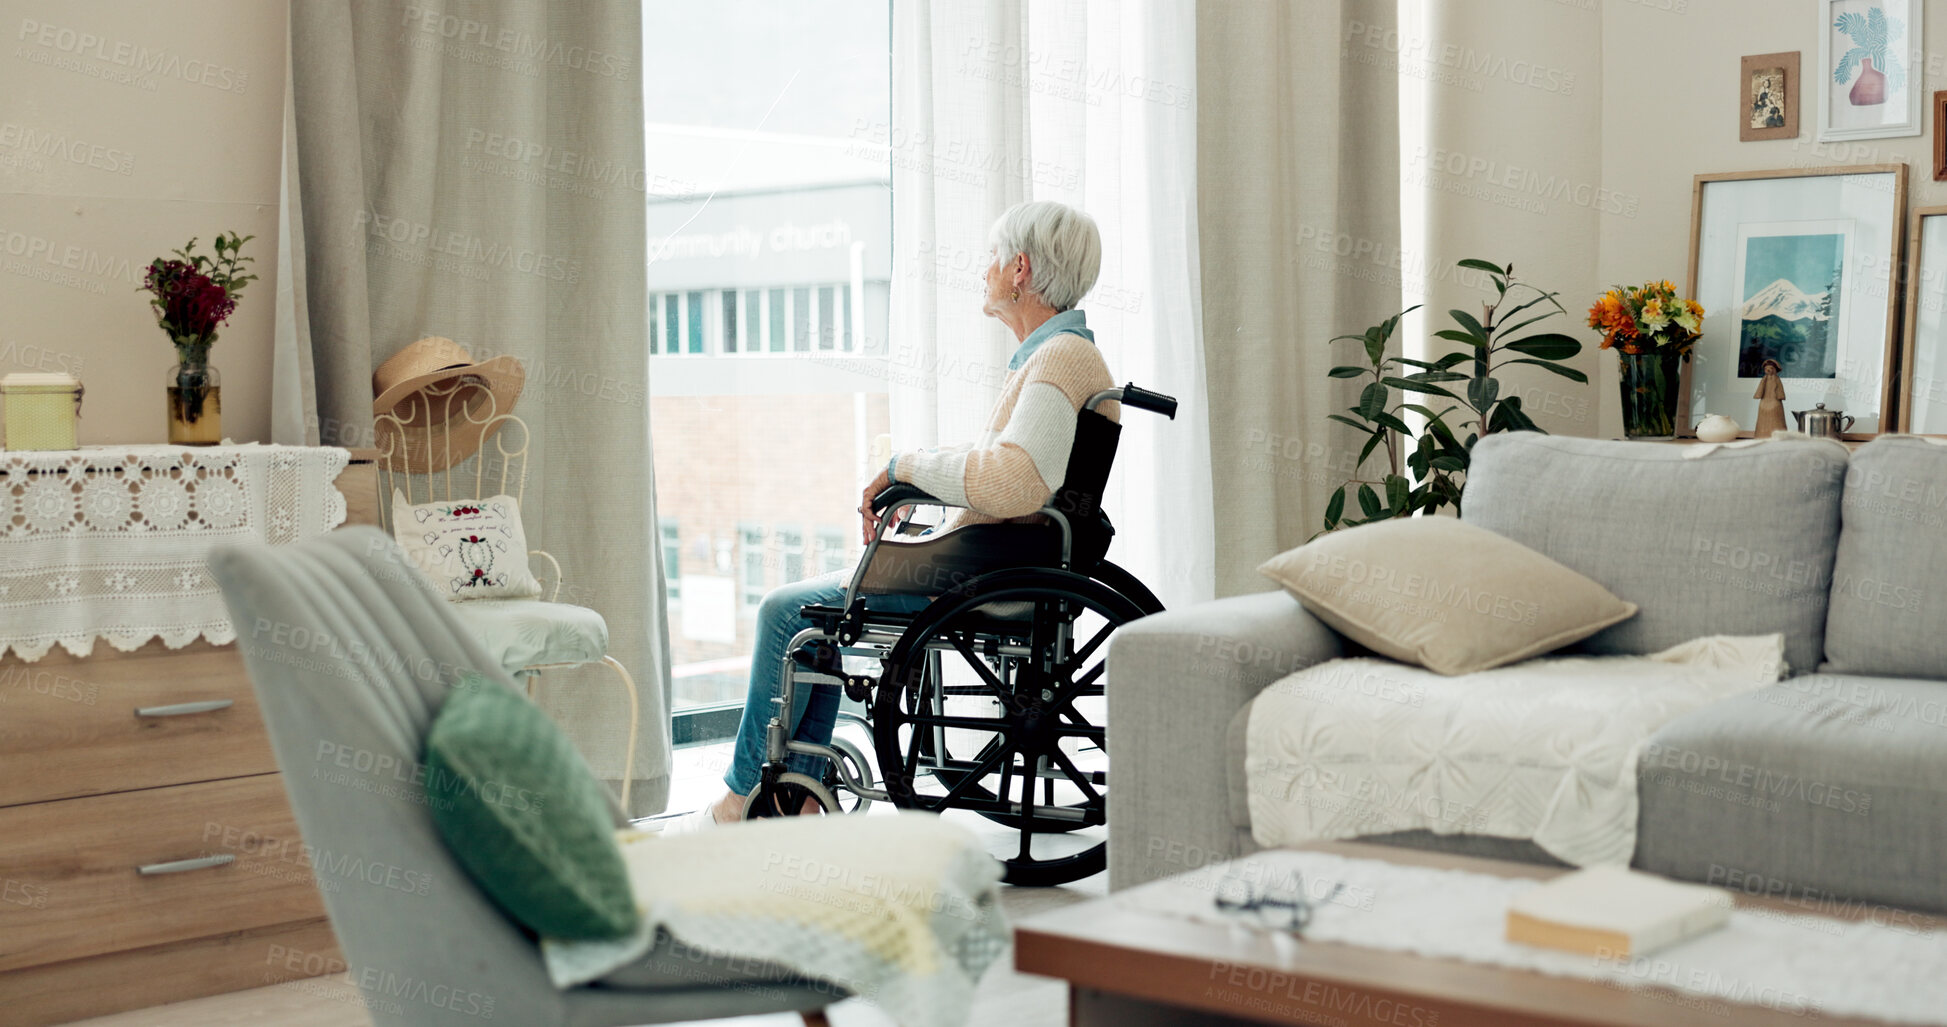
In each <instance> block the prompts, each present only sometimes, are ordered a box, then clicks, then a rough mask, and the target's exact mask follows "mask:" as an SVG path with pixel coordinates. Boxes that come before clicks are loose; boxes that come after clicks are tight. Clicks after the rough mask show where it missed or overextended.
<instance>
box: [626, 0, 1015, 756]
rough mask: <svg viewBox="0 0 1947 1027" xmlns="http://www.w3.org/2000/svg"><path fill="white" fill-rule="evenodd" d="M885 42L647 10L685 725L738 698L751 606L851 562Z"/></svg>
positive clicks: (657, 432) (878, 337) (870, 399)
mask: <svg viewBox="0 0 1947 1027" xmlns="http://www.w3.org/2000/svg"><path fill="white" fill-rule="evenodd" d="M890 31H891V21H890V5H889V4H886V3H860V2H857V0H722V2H718V3H709V4H687V5H679V4H644V5H643V62H642V67H643V78H644V81H643V89H644V97H643V100H644V110H645V111H646V112H647V116H648V117H650V118H652V119H653V120H652V121H651V122H650V123H649V124H647V125H646V126H645V133H646V137H647V153H648V155H649V166H648V168H647V171H648V172H649V181H650V186H649V188H648V189H647V195H646V196H645V200H646V202H647V219H648V243H649V246H648V248H649V254H650V260H649V264H648V266H647V268H646V269H645V274H646V276H647V285H648V291H649V294H650V314H651V321H652V326H651V334H650V357H649V362H650V367H649V388H650V396H649V421H650V431H651V442H652V444H653V446H654V459H655V470H656V503H657V509H658V513H659V514H660V515H661V516H663V517H666V518H668V519H669V520H670V521H671V522H672V523H677V524H681V525H682V532H683V538H682V544H683V545H684V546H685V547H695V548H694V551H691V552H686V553H684V554H682V555H683V556H684V557H686V559H685V560H684V562H683V563H682V564H681V571H682V580H681V585H680V588H681V596H682V603H681V606H682V609H681V611H680V616H677V615H676V613H677V611H675V610H672V616H671V618H670V635H671V639H670V649H671V657H672V673H673V675H674V679H675V680H674V707H675V709H676V712H677V715H678V716H679V717H682V716H684V715H685V714H686V712H687V711H701V710H707V709H711V708H716V707H727V706H728V705H729V704H734V703H740V702H741V701H742V700H743V697H744V695H745V693H746V691H747V689H748V686H749V662H748V661H749V658H750V653H751V648H752V645H753V627H754V624H755V620H754V618H753V617H752V616H751V613H752V612H753V611H754V610H755V609H756V607H757V605H758V604H759V603H760V602H762V601H763V598H764V595H765V593H766V592H767V591H769V590H770V589H772V588H775V587H777V586H778V585H780V584H783V583H786V582H789V581H792V580H795V579H799V578H804V577H808V576H810V575H813V574H816V573H819V572H821V571H823V570H824V569H826V568H828V567H838V566H841V565H843V566H851V565H852V563H853V562H854V561H855V560H856V554H857V551H858V547H857V533H856V532H840V533H838V534H837V536H836V537H837V538H838V539H839V540H840V541H839V547H838V548H837V549H835V550H834V549H832V548H831V547H830V546H829V545H828V540H827V538H826V537H825V536H824V535H823V534H821V533H819V532H817V531H816V530H815V529H817V528H818V527H819V526H826V525H832V524H834V523H838V524H843V523H846V518H847V517H848V516H849V515H850V514H851V511H852V509H853V508H854V507H856V506H857V505H858V492H859V488H860V487H861V486H862V485H863V483H864V481H865V479H866V478H868V477H870V470H871V469H870V468H868V466H867V465H868V464H869V463H870V462H871V461H870V456H871V447H872V444H873V440H874V439H876V438H877V437H879V436H881V435H884V434H885V433H887V432H888V431H890V423H889V413H888V405H887V402H886V380H887V373H888V369H887V361H886V351H887V345H886V323H887V311H888V298H889V295H890V291H891V281H892V255H891V251H892V188H891V183H892V158H891V153H890V150H889V148H888V147H886V146H884V145H883V144H880V143H877V142H874V140H875V139H883V138H884V133H883V129H882V126H884V125H886V124H888V123H889V121H890V119H891V117H892V101H891V97H892V62H891V46H890ZM730 68H735V69H736V73H735V74H726V69H730ZM969 316H977V315H976V313H975V312H974V311H972V310H971V309H970V312H969ZM881 462H882V463H883V458H881ZM779 525H789V526H791V527H785V528H780V529H777V530H775V531H773V530H772V529H773V528H774V527H775V526H779ZM813 542H816V543H817V544H816V545H815V546H814V545H812V544H810V543H813ZM712 554H715V555H716V558H715V559H712ZM706 719H707V718H706ZM696 722H699V723H700V722H701V721H696ZM711 722H712V723H714V722H715V721H711ZM732 726H733V727H734V721H733V722H732ZM685 737H691V738H694V737H697V736H696V734H695V733H694V732H690V733H687V734H686V735H685Z"/></svg>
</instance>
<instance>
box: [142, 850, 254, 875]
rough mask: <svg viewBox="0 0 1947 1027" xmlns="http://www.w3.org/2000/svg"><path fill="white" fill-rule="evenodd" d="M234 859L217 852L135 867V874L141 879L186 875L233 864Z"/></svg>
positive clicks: (229, 855) (232, 855) (228, 854)
mask: <svg viewBox="0 0 1947 1027" xmlns="http://www.w3.org/2000/svg"><path fill="white" fill-rule="evenodd" d="M236 859H237V856H236V853H233V852H219V853H217V854H216V855H214V856H198V857H196V858H195V859H179V860H176V861H175V862H173V863H150V864H148V865H146V866H139V867H136V868H135V872H136V873H138V874H141V875H142V876H143V877H154V876H155V875H157V874H182V873H188V872H189V871H191V870H208V869H209V868H211V867H220V866H222V865H224V864H225V863H234V862H236Z"/></svg>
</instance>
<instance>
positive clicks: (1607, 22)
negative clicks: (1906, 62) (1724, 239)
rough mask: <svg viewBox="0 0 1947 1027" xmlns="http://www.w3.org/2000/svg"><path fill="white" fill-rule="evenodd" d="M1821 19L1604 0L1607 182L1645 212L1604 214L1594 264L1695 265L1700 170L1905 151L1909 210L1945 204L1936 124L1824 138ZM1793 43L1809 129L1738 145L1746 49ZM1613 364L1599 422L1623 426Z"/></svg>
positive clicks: (1772, 49) (1657, 270)
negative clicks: (1818, 83) (1819, 87)
mask: <svg viewBox="0 0 1947 1027" xmlns="http://www.w3.org/2000/svg"><path fill="white" fill-rule="evenodd" d="M1926 6H1927V7H1928V8H1930V10H1928V11H1927V18H1926V20H1925V24H1924V26H1923V29H1924V33H1925V39H1924V45H1923V49H1924V51H1925V52H1926V53H1927V54H1929V55H1934V56H1933V57H1932V59H1931V60H1926V59H1923V60H1922V61H1921V62H1919V64H1920V66H1921V68H1922V70H1923V73H1926V79H1927V80H1926V82H1925V83H1924V85H1923V87H1922V88H1923V90H1924V92H1923V93H1922V95H1923V96H1924V97H1926V98H1928V99H1931V97H1932V93H1933V91H1934V90H1936V89H1947V79H1944V78H1943V74H1944V73H1947V60H1943V59H1942V58H1941V57H1940V55H1942V54H1947V5H1943V4H1941V3H1938V2H1936V0H1927V3H1926ZM1819 24H1820V22H1819V4H1818V2H1817V0H1687V2H1686V0H1651V2H1629V0H1604V3H1603V4H1602V66H1603V68H1604V74H1603V89H1602V128H1603V132H1602V169H1603V184H1604V185H1605V186H1607V187H1609V188H1610V189H1612V190H1614V191H1616V192H1619V193H1624V194H1631V195H1636V196H1640V198H1641V203H1640V209H1641V213H1639V214H1638V215H1637V216H1636V217H1634V218H1627V219H1621V218H1605V219H1603V221H1602V244H1601V258H1600V260H1599V261H1598V262H1597V265H1596V270H1597V277H1598V278H1599V279H1600V281H1601V282H1602V283H1603V284H1604V286H1607V285H1609V284H1614V283H1625V282H1641V281H1643V280H1645V279H1647V278H1651V277H1655V278H1668V279H1670V280H1671V281H1673V282H1677V283H1679V284H1681V283H1682V281H1683V277H1684V274H1685V273H1686V271H1687V269H1688V268H1689V265H1690V193H1691V181H1692V176H1694V175H1697V174H1699V173H1705V172H1716V171H1749V170H1756V169H1763V168H1819V167H1836V166H1843V165H1846V164H1876V163H1885V162H1893V161H1905V162H1907V163H1908V164H1909V165H1911V167H1910V168H1909V170H1908V172H1907V175H1908V182H1909V191H1908V194H1907V207H1908V210H1909V211H1911V210H1912V209H1913V208H1916V207H1921V206H1928V205H1937V204H1943V203H1947V183H1943V182H1935V181H1933V129H1932V126H1931V124H1929V125H1928V126H1927V129H1926V131H1924V132H1923V133H1922V134H1920V135H1918V136H1908V137H1905V138H1901V139H1872V140H1864V141H1860V142H1845V143H1819V142H1817V139H1818V115H1817V112H1816V108H1814V107H1813V106H1812V104H1813V103H1815V102H1816V101H1815V96H1816V95H1817V94H1815V93H1814V91H1813V90H1814V85H1815V84H1814V83H1813V82H1812V81H1811V79H1812V77H1813V76H1814V75H1815V74H1816V73H1817V71H1816V68H1817V65H1818V59H1819ZM1787 50H1797V51H1799V54H1800V59H1799V72H1800V75H1799V79H1800V91H1799V99H1800V102H1801V107H1800V110H1799V121H1798V138H1796V139H1778V140H1770V141H1765V142H1751V143H1741V142H1739V141H1738V138H1737V136H1738V131H1737V119H1738V115H1739V113H1740V102H1741V100H1740V95H1739V83H1738V77H1739V59H1740V58H1742V57H1744V56H1745V55H1749V54H1764V53H1777V52H1780V51H1787ZM1928 117H1929V118H1931V114H1929V115H1928ZM1652 133H1654V135H1653V136H1652ZM1583 306H1584V307H1586V306H1587V303H1586V302H1584V303H1583ZM1709 313H1710V314H1714V313H1716V312H1715V311H1712V312H1709ZM1708 316H1709V314H1706V317H1707V318H1708ZM1604 356H1605V357H1607V356H1608V355H1607V354H1604ZM1602 370H1603V375H1604V376H1603V378H1602V380H1601V383H1600V390H1601V391H1600V396H1601V398H1602V400H1603V404H1604V406H1603V417H1602V428H1601V430H1602V432H1603V433H1604V434H1605V435H1609V436H1613V435H1616V434H1619V433H1620V432H1621V430H1622V419H1621V413H1620V401H1619V400H1618V399H1617V395H1616V389H1617V380H1616V376H1617V371H1616V366H1615V360H1614V359H1613V358H1609V359H1605V360H1603V361H1602Z"/></svg>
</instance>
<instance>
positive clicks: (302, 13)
mask: <svg viewBox="0 0 1947 1027" xmlns="http://www.w3.org/2000/svg"><path fill="white" fill-rule="evenodd" d="M641 49H642V24H641V7H640V5H639V4H637V3H634V2H630V0H597V2H585V3H584V2H567V0H549V2H537V0H449V2H446V3H443V4H436V5H435V4H425V5H406V4H397V3H380V2H357V0H352V2H347V0H293V3H292V4H291V76H292V89H291V96H292V105H291V106H292V117H291V119H290V128H291V130H292V132H293V136H294V140H295V145H294V147H291V148H287V161H286V172H287V197H286V199H287V208H289V209H294V210H295V211H296V212H297V214H296V215H295V216H293V217H292V218H291V221H292V222H294V225H293V227H296V228H301V231H302V234H301V237H300V236H297V235H293V236H291V238H292V240H293V242H294V244H295V245H296V246H297V247H300V248H301V256H302V258H303V260H302V265H301V266H302V272H301V277H298V278H296V279H295V280H293V281H292V282H290V283H288V285H289V288H290V289H291V290H292V294H291V296H290V297H289V298H288V299H287V298H286V297H285V296H284V295H282V290H280V303H279V308H280V311H282V312H284V313H285V315H286V318H287V320H286V321H285V323H283V324H280V326H279V333H278V355H277V357H278V374H277V381H278V383H279V384H278V386H277V389H276V394H277V395H278V396H279V397H280V401H281V402H282V403H283V404H284V409H283V410H280V411H278V412H277V413H276V414H274V416H273V419H274V420H275V421H276V422H277V423H278V424H279V425H280V426H283V427H282V428H281V430H282V431H285V432H289V431H290V430H291V428H290V426H291V425H294V424H295V425H300V426H302V429H303V430H304V432H305V434H306V435H308V436H310V437H312V438H315V439H318V440H319V441H322V442H324V443H325V444H337V445H361V444H363V445H369V441H368V440H369V439H370V425H371V422H372V410H371V407H372V388H371V375H372V369H373V367H374V366H376V365H377V364H378V363H379V362H381V361H383V360H384V359H385V358H386V357H388V356H390V355H391V354H392V353H394V352H395V351H397V350H398V349H399V348H401V347H402V346H404V345H406V344H408V343H410V342H412V341H413V340H414V339H418V338H421V337H423V336H427V335H444V336H447V337H449V338H452V339H454V340H456V341H458V342H460V343H461V344H462V345H464V346H466V347H467V348H468V349H469V350H470V351H472V352H473V354H474V355H475V356H476V357H478V358H483V359H484V358H486V357H491V356H496V355H500V354H512V355H513V356H516V357H518V358H520V360H521V361H522V362H523V363H524V364H525V365H526V368H527V372H528V378H527V388H526V391H525V393H524V394H523V395H522V396H521V398H520V400H519V406H518V408H517V410H516V412H517V413H518V414H519V416H520V417H521V418H522V419H523V420H525V421H526V422H527V423H528V425H529V426H530V428H531V430H532V432H533V448H532V452H531V455H530V468H529V484H528V494H527V498H526V502H525V503H524V504H523V512H524V515H525V516H524V520H525V526H526V530H527V536H528V539H529V541H530V542H531V543H532V544H533V545H535V546H536V547H538V548H542V549H546V550H549V551H550V552H552V553H553V554H554V555H555V556H556V557H557V558H559V559H560V561H561V565H562V571H563V576H564V578H565V580H566V583H567V586H566V588H565V589H564V591H563V595H562V598H563V599H564V600H570V601H573V602H576V603H578V604H581V605H584V606H588V607H592V608H593V609H595V610H597V611H599V612H600V613H601V614H602V616H603V617H604V618H606V619H607V621H608V627H609V652H610V653H611V654H612V655H613V656H615V657H616V658H617V659H619V660H621V661H622V663H623V664H624V665H625V666H627V667H628V668H629V669H630V670H631V671H632V672H633V673H634V675H635V678H636V680H637V682H638V684H639V685H640V687H641V690H642V695H643V702H642V708H641V712H640V719H639V725H640V728H641V732H642V744H641V747H640V749H639V751H638V754H637V759H636V764H635V768H634V772H633V775H632V776H633V778H634V780H635V786H634V790H633V805H634V807H635V808H634V809H633V810H631V811H630V812H631V813H633V814H635V815H638V816H641V815H646V814H649V813H654V812H658V811H660V810H661V809H662V807H663V805H664V803H665V801H666V798H667V795H668V783H669V767H670V746H669V706H668V695H669V653H668V647H667V645H666V644H665V641H666V640H665V628H664V612H663V592H662V589H663V585H662V581H663V577H662V573H661V571H660V568H659V566H658V561H659V559H660V553H659V550H658V547H657V546H656V545H655V542H654V539H655V537H656V532H655V500H654V489H653V480H652V471H651V464H650V448H649V409H648V345H647V327H646V320H645V318H646V307H647V283H646V278H645V274H644V266H645V263H646V253H647V250H646V242H645V233H646V229H645V222H644V205H643V191H642V189H643V175H642V168H643V100H642V69H641V63H640V58H641ZM293 183H294V185H293ZM307 365H308V366H307ZM307 386H313V387H314V389H315V391H314V392H313V391H312V389H311V388H307ZM292 403H299V404H304V408H303V409H302V410H295V411H294V410H292V409H291V408H290V404H292ZM538 698H539V699H540V701H541V703H542V705H543V706H544V707H545V708H547V709H548V710H549V712H550V713H552V714H553V715H554V716H555V718H556V719H557V720H558V721H559V722H561V723H562V724H563V725H564V727H566V728H567V730H568V731H569V734H570V735H571V736H572V737H573V738H574V740H575V741H576V743H577V744H578V745H579V746H580V747H581V749H582V751H583V752H584V753H585V754H586V755H587V756H588V758H589V760H590V763H591V764H592V765H593V766H594V767H595V769H596V770H597V772H598V773H600V774H602V775H603V776H608V777H613V776H615V775H617V774H618V773H619V771H620V766H619V764H620V762H621V758H622V752H623V745H624V743H625V741H626V733H625V730H624V729H625V727H626V723H627V719H626V715H627V711H628V706H627V704H626V700H625V699H624V697H623V696H622V695H621V693H620V692H619V690H617V689H616V687H615V685H614V681H613V678H612V677H611V676H610V675H608V674H607V673H606V672H605V671H602V670H600V669H599V668H598V669H596V670H594V671H589V670H577V671H554V672H550V673H549V674H548V676H547V677H546V678H545V679H544V682H543V684H542V686H541V689H540V694H539V696H538Z"/></svg>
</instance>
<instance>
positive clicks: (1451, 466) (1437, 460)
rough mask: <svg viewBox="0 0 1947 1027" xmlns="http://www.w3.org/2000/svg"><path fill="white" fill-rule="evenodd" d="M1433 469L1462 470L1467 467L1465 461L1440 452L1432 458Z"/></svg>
mask: <svg viewBox="0 0 1947 1027" xmlns="http://www.w3.org/2000/svg"><path fill="white" fill-rule="evenodd" d="M1433 469H1434V470H1436V471H1464V470H1466V469H1467V461H1465V460H1462V459H1460V458H1459V457H1457V456H1448V455H1446V454H1445V453H1442V454H1441V455H1439V456H1436V457H1434V458H1433Z"/></svg>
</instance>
